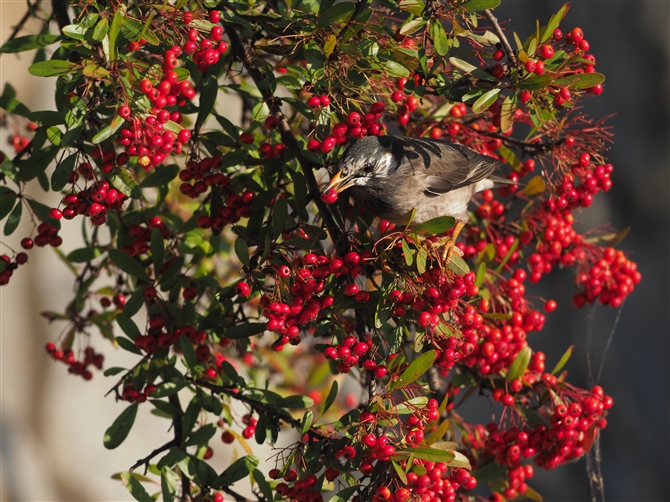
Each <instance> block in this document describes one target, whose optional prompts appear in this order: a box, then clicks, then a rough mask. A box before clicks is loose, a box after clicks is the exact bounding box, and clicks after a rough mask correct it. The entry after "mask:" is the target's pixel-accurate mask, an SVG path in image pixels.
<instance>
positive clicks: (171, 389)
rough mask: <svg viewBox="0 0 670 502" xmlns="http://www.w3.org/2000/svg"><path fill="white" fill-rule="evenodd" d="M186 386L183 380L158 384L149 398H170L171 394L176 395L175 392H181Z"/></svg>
mask: <svg viewBox="0 0 670 502" xmlns="http://www.w3.org/2000/svg"><path fill="white" fill-rule="evenodd" d="M186 385H187V383H186V381H184V380H177V381H175V382H162V383H159V384H158V385H157V386H156V390H154V391H153V393H152V394H151V397H152V398H156V399H159V398H161V397H168V396H171V395H172V394H176V393H177V392H179V391H180V390H182V389H183V388H184V387H186Z"/></svg>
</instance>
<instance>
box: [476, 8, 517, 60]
mask: <svg viewBox="0 0 670 502" xmlns="http://www.w3.org/2000/svg"><path fill="white" fill-rule="evenodd" d="M484 14H486V17H487V18H488V19H489V21H490V22H491V24H492V25H493V29H494V30H495V32H496V34H497V35H498V38H499V39H500V43H501V44H502V45H503V47H504V49H505V52H506V53H507V57H508V58H509V60H510V62H511V63H512V65H513V66H514V67H515V68H516V67H518V66H519V62H518V61H517V59H516V54H514V50H513V49H512V46H511V45H510V43H509V40H507V37H506V36H505V33H504V32H503V30H502V28H501V27H500V24H498V19H496V17H495V16H494V15H493V11H492V10H491V9H486V10H484Z"/></svg>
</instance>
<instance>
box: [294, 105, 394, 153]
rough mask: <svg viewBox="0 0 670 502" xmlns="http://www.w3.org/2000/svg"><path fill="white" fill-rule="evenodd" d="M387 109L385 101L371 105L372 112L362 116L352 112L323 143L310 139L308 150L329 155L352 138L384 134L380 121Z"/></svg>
mask: <svg viewBox="0 0 670 502" xmlns="http://www.w3.org/2000/svg"><path fill="white" fill-rule="evenodd" d="M385 108H386V104H385V103H384V102H383V101H376V102H375V103H372V105H370V111H369V112H368V113H365V114H364V115H362V116H361V114H360V113H359V112H350V113H349V114H348V115H347V117H346V119H345V120H343V121H342V122H338V123H337V124H335V125H333V127H332V128H331V131H330V134H329V135H328V136H326V137H325V138H324V139H323V141H319V140H318V139H310V140H309V141H308V142H307V149H308V150H309V151H310V152H321V153H323V154H327V153H329V152H330V151H331V150H332V149H333V148H335V147H336V146H338V145H343V144H345V143H347V142H348V141H349V140H350V139H351V138H363V137H365V136H379V135H380V134H383V132H384V126H383V124H382V123H381V122H380V119H381V117H382V113H383V112H384V109H385Z"/></svg>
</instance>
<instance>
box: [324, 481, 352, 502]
mask: <svg viewBox="0 0 670 502" xmlns="http://www.w3.org/2000/svg"><path fill="white" fill-rule="evenodd" d="M359 488H360V487H359V486H358V485H354V486H348V487H346V488H345V489H344V490H341V491H339V492H338V493H337V494H336V495H333V497H331V499H330V500H329V501H328V502H349V500H351V497H352V495H353V494H354V493H356V492H357V491H358V489H359Z"/></svg>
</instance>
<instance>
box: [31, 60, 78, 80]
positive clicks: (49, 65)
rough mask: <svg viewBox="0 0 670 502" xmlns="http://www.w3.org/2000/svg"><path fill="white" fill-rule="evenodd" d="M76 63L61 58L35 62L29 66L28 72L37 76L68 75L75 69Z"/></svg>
mask: <svg viewBox="0 0 670 502" xmlns="http://www.w3.org/2000/svg"><path fill="white" fill-rule="evenodd" d="M74 68H75V65H74V64H72V63H70V62H69V61H63V60H61V59H52V60H50V61H40V62H39V63H35V64H33V65H31V66H30V68H28V73H30V74H31V75H35V76H36V77H58V76H61V75H67V74H68V73H70V72H71V71H73V70H74Z"/></svg>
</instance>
